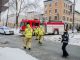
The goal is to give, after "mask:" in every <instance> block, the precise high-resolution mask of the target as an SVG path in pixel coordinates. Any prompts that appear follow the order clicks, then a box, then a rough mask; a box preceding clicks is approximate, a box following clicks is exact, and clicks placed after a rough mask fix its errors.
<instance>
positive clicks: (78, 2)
mask: <svg viewBox="0 0 80 60" xmlns="http://www.w3.org/2000/svg"><path fill="white" fill-rule="evenodd" d="M25 1H30V2H34V1H35V0H25ZM43 1H45V0H40V2H39V4H40V6H42V8H43V6H44V3H43ZM71 1H72V2H73V1H74V0H71ZM75 1H76V7H75V8H76V10H77V11H79V12H80V0H75ZM38 11H39V9H38ZM4 16H6V15H5V14H4V13H3V17H4Z"/></svg>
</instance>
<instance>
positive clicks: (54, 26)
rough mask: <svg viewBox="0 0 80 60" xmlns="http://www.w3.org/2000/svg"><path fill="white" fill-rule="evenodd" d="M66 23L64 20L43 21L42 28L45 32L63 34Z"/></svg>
mask: <svg viewBox="0 0 80 60" xmlns="http://www.w3.org/2000/svg"><path fill="white" fill-rule="evenodd" d="M66 27H67V25H65V23H64V22H44V29H45V33H46V34H63V32H64V29H67V28H66Z"/></svg>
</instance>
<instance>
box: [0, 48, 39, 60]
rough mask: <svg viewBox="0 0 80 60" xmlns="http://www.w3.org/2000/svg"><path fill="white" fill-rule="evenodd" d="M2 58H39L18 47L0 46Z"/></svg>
mask: <svg viewBox="0 0 80 60" xmlns="http://www.w3.org/2000/svg"><path fill="white" fill-rule="evenodd" d="M0 60H38V59H36V58H34V57H32V56H31V55H28V54H26V52H25V51H22V50H20V49H17V48H9V47H6V48H2V47H0Z"/></svg>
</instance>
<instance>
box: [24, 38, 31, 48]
mask: <svg viewBox="0 0 80 60" xmlns="http://www.w3.org/2000/svg"><path fill="white" fill-rule="evenodd" d="M31 45H32V38H27V37H24V47H26V48H31Z"/></svg>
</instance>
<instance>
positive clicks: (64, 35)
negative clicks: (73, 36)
mask: <svg viewBox="0 0 80 60" xmlns="http://www.w3.org/2000/svg"><path fill="white" fill-rule="evenodd" d="M68 41H69V34H68V32H67V31H66V30H65V32H64V33H63V35H62V41H61V42H62V43H63V45H62V51H63V55H62V57H67V56H69V54H68V52H67V51H66V46H67V45H68Z"/></svg>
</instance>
